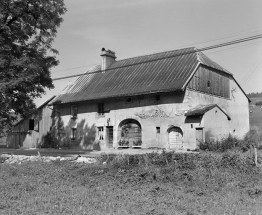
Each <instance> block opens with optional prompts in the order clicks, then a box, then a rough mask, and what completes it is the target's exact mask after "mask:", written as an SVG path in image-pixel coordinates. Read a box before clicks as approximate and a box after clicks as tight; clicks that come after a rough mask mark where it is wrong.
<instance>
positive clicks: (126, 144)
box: [118, 139, 129, 146]
mask: <svg viewBox="0 0 262 215" xmlns="http://www.w3.org/2000/svg"><path fill="white" fill-rule="evenodd" d="M118 145H119V146H129V141H128V140H124V139H121V140H119V141H118Z"/></svg>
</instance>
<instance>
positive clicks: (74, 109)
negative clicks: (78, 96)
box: [71, 105, 78, 117]
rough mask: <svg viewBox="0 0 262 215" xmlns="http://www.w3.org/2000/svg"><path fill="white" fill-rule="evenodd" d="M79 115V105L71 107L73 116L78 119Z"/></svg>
mask: <svg viewBox="0 0 262 215" xmlns="http://www.w3.org/2000/svg"><path fill="white" fill-rule="evenodd" d="M77 114H78V107H77V105H71V116H73V117H76V116H77Z"/></svg>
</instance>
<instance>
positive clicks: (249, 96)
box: [247, 92, 262, 98]
mask: <svg viewBox="0 0 262 215" xmlns="http://www.w3.org/2000/svg"><path fill="white" fill-rule="evenodd" d="M247 96H248V98H257V97H262V92H261V93H258V92H257V93H248V94H247Z"/></svg>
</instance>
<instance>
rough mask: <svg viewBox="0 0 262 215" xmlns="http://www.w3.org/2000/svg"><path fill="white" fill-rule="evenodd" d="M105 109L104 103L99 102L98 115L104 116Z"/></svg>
mask: <svg viewBox="0 0 262 215" xmlns="http://www.w3.org/2000/svg"><path fill="white" fill-rule="evenodd" d="M104 114H105V109H104V103H98V115H100V116H104Z"/></svg>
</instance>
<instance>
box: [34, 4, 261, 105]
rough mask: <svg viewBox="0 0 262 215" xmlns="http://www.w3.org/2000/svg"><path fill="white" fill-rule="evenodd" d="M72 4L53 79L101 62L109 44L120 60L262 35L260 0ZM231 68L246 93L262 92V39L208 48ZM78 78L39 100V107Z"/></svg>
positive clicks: (214, 57)
mask: <svg viewBox="0 0 262 215" xmlns="http://www.w3.org/2000/svg"><path fill="white" fill-rule="evenodd" d="M64 3H65V5H66V8H67V12H66V14H65V15H64V16H63V18H64V21H63V23H62V24H61V26H60V27H59V28H58V33H57V37H56V39H55V42H54V43H53V47H54V48H56V49H57V50H58V51H59V55H58V56H57V59H58V60H59V62H60V63H59V65H58V66H57V67H55V68H53V69H52V71H51V76H52V78H58V77H63V76H69V75H74V74H79V73H84V72H85V71H87V69H88V68H90V67H92V66H93V65H95V64H100V63H101V57H100V52H101V49H102V48H103V47H104V48H106V49H110V50H112V51H114V52H116V56H117V59H116V60H121V59H126V58H130V57H135V56H140V55H145V54H151V53H155V52H162V51H166V50H175V49H179V48H184V47H192V46H194V47H197V48H202V47H206V46H209V45H213V44H219V43H222V42H227V41H232V40H236V39H240V38H244V37H248V36H252V35H257V34H262V1H261V0H252V1H251V0H219V1H218V0H132V1H131V0H74V1H73V0H64ZM204 54H205V55H207V56H208V57H209V58H211V59H212V60H213V61H215V62H216V63H218V64H219V65H220V66H222V67H224V68H225V69H227V70H228V71H229V72H231V73H232V74H233V75H234V77H235V79H236V80H237V82H238V83H239V84H240V85H241V87H242V88H243V89H244V91H245V92H246V93H251V92H262V39H258V40H253V41H249V42H246V43H240V44H236V45H231V46H226V47H223V48H218V49H212V50H207V51H204ZM74 80H75V78H69V79H63V80H59V81H54V85H55V88H54V89H52V90H47V92H46V94H45V95H43V96H42V98H38V99H36V100H35V103H36V105H37V106H40V105H41V104H42V103H44V102H45V101H46V100H48V99H49V98H51V97H52V96H53V95H57V94H59V92H61V91H62V90H63V89H64V88H65V87H66V86H67V85H68V84H69V83H71V82H73V81H74Z"/></svg>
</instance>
